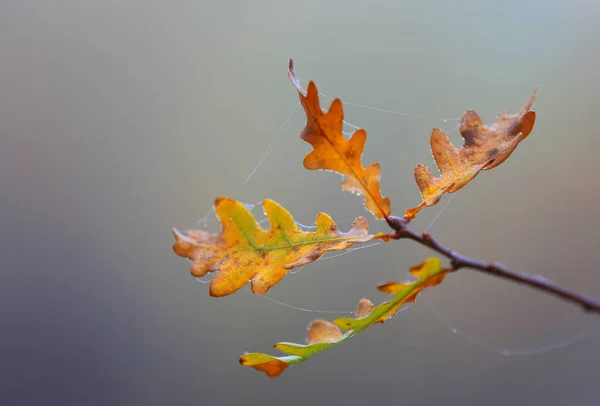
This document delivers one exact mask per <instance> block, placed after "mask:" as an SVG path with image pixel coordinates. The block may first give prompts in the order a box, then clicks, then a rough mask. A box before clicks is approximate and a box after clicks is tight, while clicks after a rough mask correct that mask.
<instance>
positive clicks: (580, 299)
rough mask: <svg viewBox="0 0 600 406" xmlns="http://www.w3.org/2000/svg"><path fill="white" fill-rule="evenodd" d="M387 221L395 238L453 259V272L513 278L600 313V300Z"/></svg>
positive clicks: (398, 222)
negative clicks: (473, 255)
mask: <svg viewBox="0 0 600 406" xmlns="http://www.w3.org/2000/svg"><path fill="white" fill-rule="evenodd" d="M386 220H387V223H388V225H389V226H390V227H391V228H392V229H394V230H395V232H394V233H393V234H391V235H390V237H391V238H392V239H395V240H400V239H405V238H408V239H410V240H413V241H416V242H418V243H419V244H421V245H424V246H426V247H429V248H431V249H432V250H434V251H436V252H438V253H440V254H442V255H443V256H445V257H446V258H448V259H449V260H450V263H451V267H452V268H451V270H452V271H457V270H459V269H461V268H471V269H475V270H477V271H480V272H484V273H487V274H490V275H494V276H497V277H500V278H504V279H509V280H512V281H514V282H517V283H521V284H523V285H527V286H529V287H532V288H534V289H538V290H541V291H542V292H546V293H548V294H551V295H554V296H557V297H560V298H561V299H563V300H566V301H568V302H571V303H574V304H576V305H579V306H581V307H582V308H583V310H585V311H586V312H595V313H598V314H600V301H598V300H595V299H592V298H589V297H586V296H584V295H582V294H580V293H577V292H574V291H572V290H570V289H567V288H564V287H561V286H558V285H556V284H555V283H554V282H552V281H551V280H549V279H547V278H544V277H543V276H540V275H528V274H525V273H522V272H519V271H515V270H513V269H510V268H508V267H506V266H505V265H503V264H501V263H499V262H485V261H481V260H477V259H473V258H470V257H467V256H465V255H463V254H460V253H458V252H456V251H454V250H452V249H450V248H448V247H446V246H445V245H443V244H442V243H440V242H439V241H438V240H437V239H435V238H434V237H433V236H432V235H431V234H429V233H427V232H424V233H422V234H419V233H417V232H416V231H414V230H413V229H411V228H410V227H408V223H409V221H408V220H406V219H404V218H400V217H395V216H390V217H389V218H388V219H386Z"/></svg>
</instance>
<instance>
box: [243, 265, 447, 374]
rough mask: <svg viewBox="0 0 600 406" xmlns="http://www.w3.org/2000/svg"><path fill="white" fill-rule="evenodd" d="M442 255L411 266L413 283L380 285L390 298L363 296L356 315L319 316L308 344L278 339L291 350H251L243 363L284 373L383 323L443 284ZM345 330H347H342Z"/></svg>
mask: <svg viewBox="0 0 600 406" xmlns="http://www.w3.org/2000/svg"><path fill="white" fill-rule="evenodd" d="M446 272H447V271H446V269H444V268H443V267H442V263H441V261H440V260H439V258H428V259H426V260H425V262H423V263H422V264H420V265H417V266H415V267H413V268H411V269H410V273H411V274H412V275H413V276H415V277H417V278H418V280H417V281H415V282H413V283H398V282H390V283H386V284H385V285H382V286H379V287H378V289H379V290H381V291H382V292H385V293H388V294H390V295H394V298H393V299H392V300H390V301H387V302H384V303H381V304H380V305H378V306H375V307H373V304H372V303H371V302H370V301H369V300H367V299H361V300H360V302H359V304H358V307H357V311H356V318H352V317H343V318H339V319H335V320H333V323H332V322H329V321H326V320H315V321H313V322H312V323H311V324H310V325H309V327H308V332H307V344H306V345H303V344H294V343H277V344H275V348H276V349H278V350H279V351H281V352H283V353H285V354H287V355H286V356H281V357H275V356H272V355H267V354H262V353H249V354H245V355H243V356H242V357H241V358H240V364H242V365H244V366H251V367H253V368H254V369H256V370H258V371H263V372H265V373H266V374H267V375H268V376H270V377H275V376H278V375H280V374H281V373H282V372H283V371H284V370H285V369H286V368H287V367H288V366H289V365H292V364H298V363H301V362H304V361H306V360H308V359H309V358H310V357H311V356H313V355H314V354H316V353H319V352H321V351H324V350H326V349H328V348H330V347H333V346H335V345H338V344H341V343H343V342H346V341H347V340H349V339H350V338H352V337H354V336H355V335H357V334H359V333H360V332H361V331H363V330H365V329H366V328H368V327H370V326H372V325H373V324H376V323H383V322H384V321H385V320H387V319H388V318H390V317H392V316H394V315H395V314H396V312H397V311H398V309H400V307H402V306H403V305H404V304H406V303H410V302H414V301H415V300H416V298H417V295H418V294H419V293H420V292H421V291H422V290H423V289H425V288H427V287H430V286H435V285H439V284H440V283H442V281H443V280H444V277H445V276H446ZM342 330H347V331H346V333H342Z"/></svg>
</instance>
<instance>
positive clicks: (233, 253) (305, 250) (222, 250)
mask: <svg viewBox="0 0 600 406" xmlns="http://www.w3.org/2000/svg"><path fill="white" fill-rule="evenodd" d="M263 209H264V212H265V215H266V216H267V219H268V220H269V223H270V229H269V230H264V229H263V228H262V227H260V225H259V224H258V222H257V221H256V219H255V218H254V216H253V215H252V213H250V211H248V209H247V208H246V207H245V206H244V205H243V204H242V203H240V202H238V201H237V200H234V199H231V198H227V197H219V198H217V199H216V200H215V203H214V210H215V212H216V214H217V217H218V218H219V221H220V223H221V228H222V231H221V232H220V233H218V234H211V233H208V232H206V231H201V230H191V231H187V232H186V233H180V232H179V231H177V230H173V233H174V235H175V244H174V245H173V250H174V251H175V253H176V254H177V255H180V256H182V257H184V258H188V259H191V260H193V263H192V266H191V274H192V275H193V276H196V277H201V276H204V275H206V274H207V273H209V272H215V271H219V272H218V273H217V274H216V275H215V277H214V278H213V280H212V281H211V283H210V288H209V292H210V295H211V296H217V297H218V296H226V295H230V294H232V293H233V292H235V291H237V290H238V289H240V288H241V287H242V286H244V285H245V284H246V283H247V282H248V281H249V280H251V282H252V291H253V292H254V293H258V294H262V293H265V292H266V291H268V290H269V289H270V288H271V287H272V286H274V285H275V284H277V283H278V282H279V281H280V280H281V279H282V278H283V277H284V276H285V275H286V274H287V272H288V271H289V270H290V269H292V268H294V267H299V266H302V265H305V264H308V263H310V262H313V261H316V260H317V259H318V258H319V257H321V256H322V255H323V254H324V253H326V252H328V251H342V250H345V249H348V248H350V247H351V246H352V245H353V244H354V243H362V242H367V241H370V240H372V239H373V238H379V237H378V236H375V235H369V234H368V231H369V225H368V223H367V220H366V219H365V218H363V217H357V218H356V219H355V220H354V223H353V224H352V229H351V230H350V231H349V232H347V233H343V232H341V231H339V230H338V228H337V225H336V224H335V223H334V222H333V220H332V219H331V217H329V216H328V215H327V214H325V213H319V214H318V215H317V221H316V229H315V230H314V231H311V232H306V231H302V230H301V229H300V228H299V227H298V225H297V224H296V223H295V222H294V218H293V217H292V215H291V214H290V213H289V212H288V211H287V210H285V209H284V208H283V207H281V206H280V205H279V204H277V203H276V202H274V201H273V200H269V199H265V200H264V202H263Z"/></svg>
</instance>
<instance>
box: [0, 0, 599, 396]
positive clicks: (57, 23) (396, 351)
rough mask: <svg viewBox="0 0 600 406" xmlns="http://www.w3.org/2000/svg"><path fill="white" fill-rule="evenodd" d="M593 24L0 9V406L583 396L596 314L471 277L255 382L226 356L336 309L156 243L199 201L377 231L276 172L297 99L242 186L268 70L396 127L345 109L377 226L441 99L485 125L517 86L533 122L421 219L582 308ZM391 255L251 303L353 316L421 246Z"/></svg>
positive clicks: (418, 157)
mask: <svg viewBox="0 0 600 406" xmlns="http://www.w3.org/2000/svg"><path fill="white" fill-rule="evenodd" d="M599 21H600V3H598V2H596V1H592V0H588V1H553V0H550V1H543V2H542V1H506V2H491V1H490V2H479V1H454V2H443V1H372V2H367V1H349V0H347V1H310V0H309V1H303V2H286V1H254V2H246V1H222V2H206V1H170V2H165V1H156V0H152V1H149V0H145V1H134V0H128V1H122V0H120V1H109V0H106V1H102V2H91V1H64V0H63V1H52V2H40V1H27V0H20V1H10V0H5V1H3V2H2V12H1V13H0V61H1V62H0V66H1V67H0V92H1V96H0V137H1V138H0V139H1V148H0V176H1V179H2V180H1V183H0V186H1V191H2V193H1V197H0V209H1V210H0V227H1V231H2V232H1V233H0V241H1V243H0V253H1V256H0V269H1V272H2V283H1V284H0V303H1V306H0V312H1V313H2V317H1V319H0V320H1V322H2V328H1V330H0V342H1V345H0V359H1V360H2V361H1V364H0V365H1V366H0V368H1V369H0V371H1V372H0V373H1V376H0V378H1V379H0V403H2V404H4V405H55V404H56V405H193V404H198V405H220V404H239V405H241V404H247V405H258V404H260V405H281V404H286V405H306V404H316V405H319V404H332V403H336V404H338V403H339V404H345V405H364V404H382V405H388V404H394V405H395V404H402V405H404V404H406V405H505V404H507V403H509V404H516V405H521V404H528V405H531V404H535V405H597V404H598V403H599V402H600V387H599V386H598V380H597V377H598V373H599V372H600V369H599V368H600V367H599V361H600V340H599V337H600V328H599V323H598V317H597V316H593V315H586V314H584V313H583V312H582V311H581V310H580V309H579V308H577V307H575V306H573V305H570V304H568V303H566V302H562V301H560V300H558V299H555V298H554V297H550V296H547V295H544V294H542V293H539V292H535V291H532V290H530V289H528V288H524V287H521V286H518V285H516V284H513V283H510V282H505V281H501V280H496V279H494V278H491V277H489V276H486V275H480V274H477V273H476V272H473V271H470V270H464V271H461V272H460V273H457V274H455V275H452V276H451V277H449V278H448V279H447V280H446V282H444V284H443V285H442V286H440V287H437V288H433V289H431V290H428V291H426V292H425V293H424V295H423V298H422V299H421V300H419V301H418V302H417V303H416V304H415V305H414V306H412V307H411V308H410V309H408V310H407V311H404V312H402V313H399V314H398V316H397V317H396V318H394V319H392V320H390V321H389V322H387V323H386V324H385V325H383V326H381V325H378V326H375V327H373V328H371V329H370V330H368V331H367V332H365V333H364V334H362V335H360V336H358V337H356V338H355V339H353V340H352V341H351V342H350V343H348V344H345V345H343V346H339V347H336V348H333V349H331V350H329V351H327V352H324V353H322V354H319V355H318V356H315V357H314V358H312V359H311V360H310V361H309V362H307V363H305V364H302V365H298V366H295V367H293V368H290V369H289V370H287V371H286V372H285V373H284V374H283V375H282V376H281V377H279V378H277V379H275V380H272V379H269V378H267V377H266V376H265V375H264V374H262V373H259V372H256V371H254V370H252V369H251V368H244V367H241V366H239V365H238V357H239V356H240V355H241V354H242V353H244V352H246V351H264V352H269V353H272V354H276V351H275V350H274V349H272V344H274V343H275V342H278V341H292V342H303V340H304V335H305V329H306V326H307V324H308V323H309V322H310V321H311V320H313V319H315V318H326V319H332V318H335V317H337V316H339V314H338V315H336V314H322V313H310V312H303V311H300V310H297V309H294V308H290V307H285V306H282V305H278V304H276V303H273V302H271V301H268V300H264V299H263V300H261V299H260V298H259V297H258V296H254V295H252V294H251V293H250V292H249V291H248V290H247V289H243V290H241V291H239V292H238V293H236V294H235V295H232V296H229V297H225V298H219V299H215V298H211V297H210V296H209V295H208V285H206V284H202V283H199V282H197V281H196V280H195V279H194V278H193V277H191V276H190V275H189V264H188V263H187V262H186V261H185V260H183V259H181V258H179V257H177V256H176V255H175V254H174V253H173V252H172V250H171V245H172V243H173V237H172V234H171V228H172V227H177V228H180V229H187V228H192V227H200V228H202V229H206V230H210V231H218V230H219V227H218V224H217V223H216V222H215V221H214V216H212V215H211V214H210V210H211V207H212V202H213V200H214V198H215V197H217V196H231V197H234V198H236V199H239V200H242V201H244V202H248V203H255V202H259V201H260V200H261V199H263V198H266V197H268V198H272V199H274V200H276V201H277V202H279V203H280V204H282V205H283V206H284V207H286V208H287V209H288V210H289V211H290V212H291V213H292V214H293V215H294V217H295V218H296V219H297V221H299V222H301V223H304V224H311V223H312V222H313V221H314V218H315V215H316V214H317V213H318V212H320V211H324V212H327V213H329V214H331V215H332V216H333V217H334V219H335V220H336V221H338V222H339V223H340V228H341V229H342V230H343V231H346V230H347V229H348V228H349V227H350V224H351V219H352V218H353V217H355V216H357V215H364V216H365V217H367V218H368V219H369V221H370V224H371V230H372V231H383V230H385V229H386V228H385V224H383V223H382V222H377V221H375V219H374V218H373V217H372V216H370V215H369V214H368V213H367V212H366V211H365V210H364V208H363V203H362V200H361V199H359V198H356V197H353V196H351V195H350V194H347V193H342V192H341V191H340V190H339V180H340V179H339V176H338V175H334V174H331V173H319V172H314V171H306V170H304V169H303V168H302V164H301V162H302V158H303V157H304V155H305V154H306V153H307V152H309V151H310V147H309V145H308V144H306V143H303V142H302V141H300V140H299V139H298V137H297V135H298V132H299V130H300V129H301V127H302V126H303V124H304V114H303V112H302V110H301V109H297V110H296V111H295V113H294V114H293V116H292V117H291V119H290V120H289V122H288V123H287V125H286V126H285V128H284V129H283V131H282V132H281V133H280V135H279V136H278V137H277V138H276V141H275V143H274V144H273V145H272V152H271V153H270V154H269V155H268V157H267V159H266V160H264V162H263V163H262V165H261V166H260V167H259V168H258V170H257V171H256V172H255V173H254V175H253V176H252V177H250V179H249V180H248V182H247V183H245V181H246V179H247V177H248V176H249V175H250V174H251V172H252V170H253V168H254V167H255V165H256V164H257V162H258V161H259V158H260V157H261V155H262V154H263V152H265V150H266V149H267V147H268V146H269V145H270V143H271V141H272V140H273V138H274V137H275V135H276V134H277V133H278V131H279V129H280V128H281V126H282V124H283V123H284V122H285V120H286V118H287V117H288V116H289V115H290V113H292V111H293V109H294V107H295V106H296V105H297V101H298V98H297V94H296V92H295V90H294V88H293V86H292V85H291V84H290V83H289V81H288V78H287V75H286V70H287V63H288V59H289V58H290V57H293V58H294V60H295V63H296V71H297V73H298V76H299V77H300V78H302V80H303V82H302V83H303V84H304V85H306V82H307V81H308V80H314V81H315V82H316V83H317V85H318V86H319V90H320V91H322V92H323V93H325V94H327V95H330V96H334V97H341V98H342V100H343V101H346V102H349V103H355V104H362V105H366V106H371V107H375V108H379V109H386V110H392V111H395V112H400V113H408V114H407V115H402V114H398V113H386V112H382V111H378V110H373V109H367V108H363V107H357V106H353V105H348V106H346V109H345V112H346V118H347V120H348V121H349V122H350V123H352V124H355V125H357V126H360V127H364V128H366V129H367V132H368V134H369V139H368V143H367V146H366V152H365V154H364V162H365V163H370V162H374V161H377V162H380V163H381V166H382V173H383V178H382V189H383V192H384V194H385V195H387V196H390V197H391V199H392V207H393V212H394V214H396V215H401V214H402V213H403V211H404V209H406V208H408V207H412V206H415V205H416V204H418V203H419V202H420V196H419V193H418V189H417V187H416V184H415V183H414V179H413V175H412V171H413V168H414V166H415V165H416V164H418V163H423V164H427V165H433V160H432V157H431V152H430V150H429V146H428V139H429V133H430V131H431V129H432V128H433V127H436V126H440V127H442V128H443V129H444V130H446V131H452V130H453V129H454V128H455V127H456V125H457V121H452V120H450V121H447V122H444V121H443V120H442V119H444V118H451V119H454V118H458V117H460V115H461V114H462V113H463V112H464V111H465V110H466V109H468V108H475V109H476V110H477V111H478V112H479V114H480V115H481V117H482V118H483V120H484V122H486V123H491V122H493V121H494V119H495V116H496V114H497V113H498V112H500V111H501V110H503V109H505V108H506V109H509V110H510V111H516V110H518V109H519V108H520V107H521V106H522V104H523V103H524V102H525V101H526V100H527V98H528V97H529V95H530V94H531V91H532V90H533V89H534V88H535V87H539V91H538V99H537V100H536V102H535V109H536V111H537V114H538V119H537V123H536V126H535V128H534V131H533V132H532V134H531V135H530V136H529V137H528V138H527V140H525V141H524V142H523V143H522V144H521V145H520V146H519V148H517V150H516V151H515V153H514V154H513V155H512V156H511V157H510V158H509V159H508V160H507V161H506V162H505V163H504V164H503V165H501V166H499V167H498V168H496V169H494V170H493V171H486V172H483V173H482V174H480V175H479V176H478V177H477V178H476V179H475V180H474V181H473V182H472V183H471V184H469V185H468V186H467V187H466V188H464V189H463V190H462V191H461V192H460V193H459V194H457V195H456V196H455V197H454V199H453V200H452V201H451V203H450V204H449V205H448V206H447V207H446V208H445V210H444V211H443V213H442V214H441V215H440V216H439V218H438V219H437V220H436V221H435V223H433V225H432V226H431V228H430V231H431V232H432V233H433V234H434V235H436V236H437V237H438V238H439V239H440V240H441V241H443V242H445V243H447V244H448V245H450V246H452V247H453V248H455V249H457V250H459V251H460V252H463V253H465V254H468V255H472V256H474V257H476V258H481V259H486V260H490V261H501V262H503V263H505V264H506V265H508V266H510V267H513V268H515V269H518V270H522V271H524V272H528V273H539V274H542V275H544V276H546V277H547V278H550V279H552V280H554V281H555V282H557V283H559V284H561V285H565V286H568V287H570V288H572V289H574V290H576V291H580V292H584V293H587V294H589V295H591V296H594V297H600V271H599V270H598V267H597V262H598V237H597V236H598V227H599V226H600V217H599V215H598V212H597V211H596V210H597V207H598V204H597V199H598V197H599V196H600V188H599V182H598V175H597V154H598V151H599V150H600V148H599V147H600V142H599V141H598V139H599V138H598V134H597V130H598V126H597V121H596V119H597V117H598V108H597V99H598V93H599V91H600V77H599V76H598V71H599V68H600V57H599V53H598V49H600V25H599V24H598V22H599ZM322 102H323V104H324V105H325V106H327V105H328V100H327V99H326V98H322ZM418 116H427V117H430V118H423V117H418ZM451 138H452V140H453V141H454V142H455V143H457V144H458V143H460V135H459V134H458V131H453V132H452V133H451ZM447 201H448V197H444V199H443V200H442V202H441V203H440V204H438V205H437V206H435V207H433V208H429V209H425V210H423V211H422V212H421V214H420V215H419V217H418V218H417V219H416V220H415V221H414V227H415V229H417V230H420V231H422V230H424V229H426V228H427V227H429V226H430V224H431V223H432V221H433V220H434V218H435V217H436V215H437V214H438V213H439V212H440V210H441V209H442V207H443V206H444V205H445V204H446V202H447ZM255 211H256V212H260V208H258V210H255ZM207 212H209V215H208V216H207V217H206V218H204V220H203V221H201V222H200V223H197V222H198V220H199V219H201V218H203V216H204V215H205V214H206V213H207ZM390 244H393V248H391V247H385V246H384V245H383V244H380V245H378V246H375V247H372V248H367V249H365V250H363V251H359V252H354V253H350V254H347V255H344V256H341V257H338V258H335V259H331V260H323V261H319V262H316V263H313V264H310V265H308V266H306V267H304V268H302V269H301V270H300V271H299V272H298V273H296V274H294V275H288V276H287V277H286V278H285V279H284V280H283V281H282V282H281V283H280V284H279V285H277V286H276V287H275V288H273V289H272V290H271V291H270V292H269V293H268V296H269V297H271V298H272V299H274V300H278V301H281V302H285V303H287V304H290V305H292V306H297V307H302V308H306V309H314V310H332V311H352V310H354V307H355V305H356V303H357V301H358V299H359V298H360V297H364V296H366V297H369V298H370V299H371V300H373V301H374V302H375V303H379V302H380V301H382V300H386V299H387V298H386V296H385V295H383V294H380V293H378V292H377V290H376V289H375V287H376V286H377V285H378V284H381V283H384V282H387V281H390V280H391V281H393V280H399V281H404V280H406V279H407V278H408V274H407V269H408V268H409V267H410V266H411V265H415V264H417V263H420V262H421V261H422V260H423V259H424V258H425V257H427V256H428V255H431V254H432V252H430V251H427V250H425V249H424V248H422V247H420V246H418V245H416V244H414V243H411V242H409V241H406V242H403V243H400V244H398V243H390ZM432 308H433V309H435V311H434V310H432ZM436 312H437V313H439V314H440V315H441V317H442V318H443V320H442V319H440V317H438V316H437V315H436ZM453 328H454V329H456V331H457V333H456V334H453V332H452V329H453ZM465 336H469V337H471V339H468V338H465ZM581 337H585V339H580V338H581ZM571 341H575V342H574V343H572V344H570V345H567V344H568V343H569V342H571ZM555 347H560V348H558V349H555V350H552V351H548V350H550V349H552V348H555ZM503 349H507V350H508V351H507V352H506V351H505V352H504V353H505V354H508V355H509V356H506V355H502V353H503V351H504V350H503Z"/></svg>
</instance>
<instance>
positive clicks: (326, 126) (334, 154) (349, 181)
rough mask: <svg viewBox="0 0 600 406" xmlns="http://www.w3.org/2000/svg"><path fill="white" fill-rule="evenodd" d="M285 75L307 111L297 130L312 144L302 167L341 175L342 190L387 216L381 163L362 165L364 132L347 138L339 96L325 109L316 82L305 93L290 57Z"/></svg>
mask: <svg viewBox="0 0 600 406" xmlns="http://www.w3.org/2000/svg"><path fill="white" fill-rule="evenodd" d="M288 75H289V77H290V79H291V81H292V83H293V84H294V86H296V89H298V94H299V96H300V103H301V104H302V107H303V108H304V112H305V113H306V125H305V126H304V128H303V129H302V131H301V132H300V138H302V139H303V140H304V141H306V142H308V143H309V144H311V145H312V146H313V148H314V149H313V151H312V152H310V153H309V154H308V155H306V157H304V167H305V168H306V169H311V170H315V169H325V170H330V171H334V172H337V173H340V174H342V175H344V177H345V179H344V180H343V181H342V184H341V187H342V190H344V191H347V192H352V193H356V194H359V195H361V196H363V197H364V198H365V206H366V208H367V210H369V211H370V212H372V213H373V215H374V216H375V217H377V218H378V219H383V218H386V219H387V218H388V217H389V215H390V213H391V206H390V199H389V198H388V197H382V196H381V191H380V186H379V180H380V178H381V167H380V166H379V164H378V163H373V164H371V165H369V166H367V167H366V168H364V167H363V166H362V162H361V158H362V154H363V150H364V147H365V143H366V142H367V132H366V131H365V130H363V129H359V130H356V131H355V132H354V134H352V136H351V137H350V139H348V140H346V139H345V138H344V135H343V134H342V125H343V121H344V110H343V107H342V102H341V100H340V99H335V100H333V102H332V103H331V106H330V107H329V110H328V111H327V112H326V113H324V112H323V110H321V106H320V104H319V92H318V91H317V86H316V85H315V84H314V82H312V81H311V82H309V83H308V88H307V90H306V95H305V94H304V92H303V90H302V87H301V86H300V83H299V82H298V79H297V78H296V74H295V73H294V63H293V61H292V60H291V59H290V65H289V70H288Z"/></svg>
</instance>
